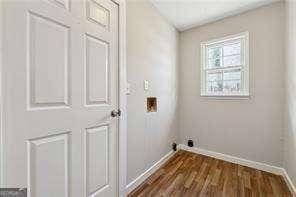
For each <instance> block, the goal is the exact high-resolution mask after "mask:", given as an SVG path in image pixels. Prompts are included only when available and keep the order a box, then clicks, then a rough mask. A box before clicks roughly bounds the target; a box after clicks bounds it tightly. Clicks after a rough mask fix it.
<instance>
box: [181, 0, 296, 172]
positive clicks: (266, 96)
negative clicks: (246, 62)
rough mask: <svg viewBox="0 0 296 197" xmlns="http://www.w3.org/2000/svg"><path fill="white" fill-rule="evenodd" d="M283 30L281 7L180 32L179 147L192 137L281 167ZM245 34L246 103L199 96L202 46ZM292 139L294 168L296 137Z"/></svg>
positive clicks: (202, 143)
mask: <svg viewBox="0 0 296 197" xmlns="http://www.w3.org/2000/svg"><path fill="white" fill-rule="evenodd" d="M294 17H295V16H294ZM284 29H285V9H284V3H283V2H279V3H274V4H271V5H269V6H266V7H261V8H258V9H255V10H252V11H249V12H246V13H243V14H240V15H237V16H233V17H229V18H225V19H223V20H220V21H217V22H214V23H210V24H207V25H204V26H200V27H197V28H193V29H190V30H187V31H184V32H181V33H180V40H179V45H180V49H179V50H180V102H179V103H180V106H179V109H180V110H179V113H180V114H179V117H180V120H179V125H180V126H179V130H180V134H179V141H180V142H181V143H186V141H187V139H189V138H190V139H193V140H194V142H195V144H196V146H197V147H199V148H202V149H206V150H211V151H216V152H220V153H223V154H228V155H232V156H237V157H240V158H245V159H249V160H252V161H258V162H263V163H267V164H271V165H275V166H281V165H282V150H283V148H282V147H283V146H282V144H283V143H282V137H283V127H284V118H283V115H284V102H285V100H284V99H285V96H284V94H285V91H284V87H285V83H284V74H283V72H284V71H285V69H284V66H285V55H284V49H285V44H284V41H285V37H284V32H285V30H284ZM244 31H248V32H249V34H250V38H249V42H250V45H249V46H250V94H251V97H250V99H232V100H231V99H224V100H222V99H214V98H204V97H201V96H200V84H201V83H200V62H201V61H200V43H201V42H202V41H207V40H211V39H214V38H219V37H224V36H227V35H232V34H237V33H240V32H244ZM294 41H295V40H294ZM292 51H294V52H295V48H294V50H292ZM293 57H295V54H294V56H293ZM294 61H295V59H294ZM291 77H292V75H291ZM294 81H295V82H296V80H295V75H294ZM294 86H295V85H294ZM294 88H295V87H294ZM295 94H296V91H295ZM295 104H296V103H295ZM295 106H296V105H295ZM295 106H294V107H295ZM295 111H296V110H295ZM295 114H296V113H295ZM295 114H294V115H295ZM294 117H295V116H294ZM295 123H296V122H294V124H295ZM294 126H295V128H296V125H294ZM293 139H294V144H293V143H292V145H291V146H294V147H293V149H292V148H291V152H290V154H293V151H292V150H294V164H295V132H294V135H293ZM294 170H295V165H294ZM294 173H295V171H294Z"/></svg>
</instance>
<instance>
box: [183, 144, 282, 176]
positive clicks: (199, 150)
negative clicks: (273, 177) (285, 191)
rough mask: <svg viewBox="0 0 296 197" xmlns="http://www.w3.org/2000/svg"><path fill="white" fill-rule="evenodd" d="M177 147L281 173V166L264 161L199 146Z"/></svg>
mask: <svg viewBox="0 0 296 197" xmlns="http://www.w3.org/2000/svg"><path fill="white" fill-rule="evenodd" d="M178 148H179V149H182V150H187V151H190V152H194V153H198V154H201V155H205V156H209V157H213V158H216V159H221V160H224V161H228V162H231V163H236V164H239V165H243V166H247V167H251V168H255V169H258V170H263V171H266V172H271V173H273V174H279V175H282V172H283V171H282V170H283V168H281V167H277V166H271V165H268V164H265V163H260V162H256V161H251V160H247V159H242V158H239V157H234V156H231V155H226V154H222V153H218V152H214V151H209V150H205V149H200V148H196V147H188V146H186V145H184V144H179V145H178Z"/></svg>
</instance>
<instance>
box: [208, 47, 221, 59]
mask: <svg viewBox="0 0 296 197" xmlns="http://www.w3.org/2000/svg"><path fill="white" fill-rule="evenodd" d="M220 57H221V48H220V47H216V48H208V58H209V59H219V58H220Z"/></svg>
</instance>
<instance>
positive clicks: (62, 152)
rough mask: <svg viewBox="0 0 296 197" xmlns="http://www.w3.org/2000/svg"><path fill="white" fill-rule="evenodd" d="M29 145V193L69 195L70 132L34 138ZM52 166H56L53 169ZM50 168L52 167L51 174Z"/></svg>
mask: <svg viewBox="0 0 296 197" xmlns="http://www.w3.org/2000/svg"><path fill="white" fill-rule="evenodd" d="M27 145H28V153H29V154H28V162H29V163H28V165H29V166H28V176H29V177H28V178H29V179H28V181H29V183H28V184H29V189H30V191H29V193H31V195H32V196H48V197H49V196H65V197H68V193H69V176H68V173H69V166H68V164H69V151H68V133H65V134H59V135H53V136H48V137H43V138H37V139H32V140H29V141H28V143H27ZM52 166H54V167H55V168H54V169H51V168H52ZM48 169H51V173H50V174H49V173H47V172H48ZM48 183H51V184H48Z"/></svg>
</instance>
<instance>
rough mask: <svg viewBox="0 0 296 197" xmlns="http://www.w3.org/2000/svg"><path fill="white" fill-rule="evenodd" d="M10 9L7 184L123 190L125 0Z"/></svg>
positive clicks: (36, 190) (34, 189)
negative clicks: (121, 37) (121, 15)
mask: <svg viewBox="0 0 296 197" xmlns="http://www.w3.org/2000/svg"><path fill="white" fill-rule="evenodd" d="M3 11H4V12H3V15H2V16H3V27H4V29H3V30H2V31H3V33H4V34H3V68H2V77H3V79H2V82H3V84H2V86H3V90H2V93H3V95H2V97H3V109H2V111H3V114H2V119H3V122H2V129H3V131H4V132H3V142H4V143H3V148H4V151H3V154H4V172H5V174H4V178H5V179H4V183H5V186H6V187H28V193H29V196H30V197H83V196H85V197H88V196H92V197H115V196H117V163H118V162H117V155H118V151H117V136H118V133H117V132H118V128H117V127H118V120H117V118H112V117H111V116H110V112H111V111H112V110H113V109H117V108H118V5H117V4H115V3H114V2H112V1H111V0H18V1H15V0H9V1H8V0H7V1H4V2H3Z"/></svg>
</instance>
